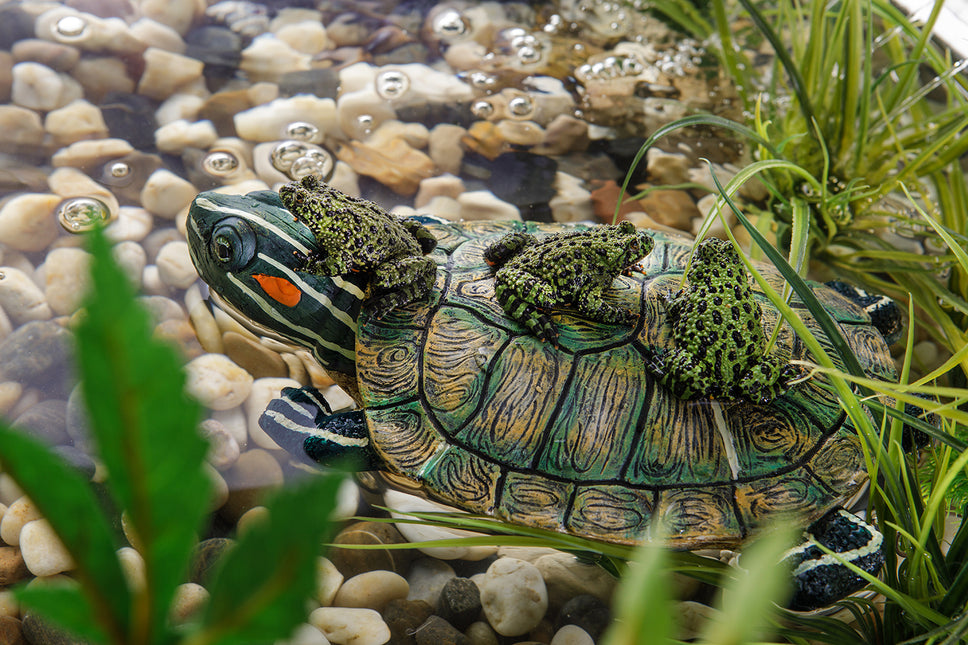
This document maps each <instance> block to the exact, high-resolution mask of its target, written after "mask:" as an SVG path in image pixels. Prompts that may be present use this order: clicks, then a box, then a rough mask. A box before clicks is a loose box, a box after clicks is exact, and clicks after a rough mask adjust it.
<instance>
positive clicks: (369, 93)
mask: <svg viewBox="0 0 968 645" xmlns="http://www.w3.org/2000/svg"><path fill="white" fill-rule="evenodd" d="M396 117H397V113H396V112H395V111H394V110H393V107H392V106H391V105H390V104H389V103H387V101H386V100H384V99H383V98H381V97H380V95H379V94H377V93H376V90H375V89H373V88H372V87H366V88H364V89H362V90H357V91H356V92H343V93H342V94H340V96H339V101H338V102H337V103H336V118H337V120H338V122H339V126H340V130H342V133H343V136H347V137H351V138H357V139H365V138H367V137H368V136H369V135H370V134H372V133H373V132H374V131H375V130H376V129H377V128H379V127H380V126H381V125H382V124H383V123H384V122H385V121H389V120H391V119H395V118H396Z"/></svg>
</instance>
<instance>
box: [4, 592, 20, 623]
mask: <svg viewBox="0 0 968 645" xmlns="http://www.w3.org/2000/svg"><path fill="white" fill-rule="evenodd" d="M0 616H10V617H11V618H20V605H18V604H17V599H16V597H14V595H13V592H12V591H10V590H9V589H6V588H4V589H0Z"/></svg>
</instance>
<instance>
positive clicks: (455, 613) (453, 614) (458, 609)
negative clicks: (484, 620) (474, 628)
mask: <svg viewBox="0 0 968 645" xmlns="http://www.w3.org/2000/svg"><path fill="white" fill-rule="evenodd" d="M481 607H482V605H481V590H480V588H479V587H478V586H477V585H476V584H474V582H473V581H471V580H469V579H467V578H451V579H450V580H448V581H447V583H446V584H445V585H444V588H443V589H441V591H440V598H439V599H438V601H437V614H438V615H439V616H440V617H441V618H443V619H444V620H446V621H447V622H448V623H450V624H451V625H453V626H454V627H456V628H457V629H466V628H467V627H469V626H470V624H471V623H473V622H474V621H475V620H477V617H478V616H479V615H480V613H481Z"/></svg>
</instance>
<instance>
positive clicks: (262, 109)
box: [233, 94, 342, 142]
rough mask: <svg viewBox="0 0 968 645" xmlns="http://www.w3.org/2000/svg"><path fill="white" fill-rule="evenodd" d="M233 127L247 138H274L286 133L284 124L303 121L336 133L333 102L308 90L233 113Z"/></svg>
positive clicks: (275, 139) (326, 134) (270, 139)
mask: <svg viewBox="0 0 968 645" xmlns="http://www.w3.org/2000/svg"><path fill="white" fill-rule="evenodd" d="M233 120H234V122H235V130H236V132H238V135H239V137H240V138H242V139H245V140H247V141H260V142H262V141H277V140H279V139H282V138H283V137H284V136H285V132H286V126H287V125H289V124H290V123H292V122H294V121H305V122H306V123H310V124H312V125H314V126H316V127H317V128H319V130H320V133H321V134H323V135H324V136H334V135H336V136H339V135H341V134H342V133H341V132H340V131H339V130H338V126H337V125H336V102H335V101H333V99H324V98H319V97H318V96H312V95H309V94H297V95H296V96H291V97H288V98H279V99H275V100H274V101H271V102H269V103H267V104H265V105H259V106H257V107H253V108H249V109H248V110H244V111H242V112H239V113H238V114H236V115H235V116H234V117H233Z"/></svg>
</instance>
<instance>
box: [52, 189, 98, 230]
mask: <svg viewBox="0 0 968 645" xmlns="http://www.w3.org/2000/svg"><path fill="white" fill-rule="evenodd" d="M54 214H55V215H56V216H57V221H58V222H60V225H61V226H63V227H64V229H65V230H66V231H69V232H71V233H83V232H85V231H89V230H91V229H92V228H94V227H95V226H97V225H98V224H101V223H103V222H106V221H107V220H108V219H109V218H110V217H111V211H110V209H109V208H108V205H107V204H105V203H104V202H102V201H101V200H100V199H95V198H93V197H71V198H70V199H65V200H64V201H62V202H61V203H60V204H59V205H58V206H57V208H56V209H55V210H54Z"/></svg>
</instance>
